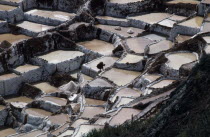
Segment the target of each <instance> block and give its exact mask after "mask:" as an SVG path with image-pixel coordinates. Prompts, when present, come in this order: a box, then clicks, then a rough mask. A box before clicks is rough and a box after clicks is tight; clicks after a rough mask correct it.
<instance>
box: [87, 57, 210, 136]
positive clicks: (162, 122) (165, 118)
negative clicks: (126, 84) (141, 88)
mask: <svg viewBox="0 0 210 137" xmlns="http://www.w3.org/2000/svg"><path fill="white" fill-rule="evenodd" d="M209 67H210V55H205V56H204V57H202V59H201V61H200V63H199V64H198V65H196V66H195V67H194V69H193V71H192V73H191V75H190V76H189V78H188V79H187V80H186V81H184V82H183V83H182V84H181V85H180V86H179V87H178V88H177V89H176V90H175V91H174V92H172V95H171V99H169V100H168V101H167V102H166V104H165V105H163V106H162V108H161V110H160V112H159V113H158V114H157V115H156V116H153V117H152V118H151V117H150V118H149V119H145V120H139V121H135V122H131V123H126V124H124V125H121V126H118V127H115V128H111V127H108V126H107V127H106V128H105V129H103V130H101V131H98V132H96V131H94V132H92V133H90V134H89V135H88V136H89V137H118V136H120V137H130V136H132V137H209V134H210V75H209V74H210V69H209Z"/></svg>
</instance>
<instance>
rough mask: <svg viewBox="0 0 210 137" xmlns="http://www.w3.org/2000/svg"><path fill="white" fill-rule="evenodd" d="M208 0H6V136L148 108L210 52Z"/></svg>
mask: <svg viewBox="0 0 210 137" xmlns="http://www.w3.org/2000/svg"><path fill="white" fill-rule="evenodd" d="M93 5H95V7H92V6H93ZM151 5H156V6H151ZM188 5H190V6H188ZM209 5H210V0H202V1H201V2H200V1H197V0H170V1H169V0H166V1H164V2H163V3H160V0H108V1H105V2H102V3H100V4H99V3H98V2H97V0H72V1H56V0H53V1H51V2H49V1H48V0H42V1H38V0H37V1H31V0H1V1H0V33H1V34H0V95H1V97H0V113H1V115H0V126H1V129H0V135H1V136H10V137H12V136H22V137H24V136H25V137H29V136H30V137H33V136H34V137H35V136H37V137H46V136H59V137H63V136H72V137H81V136H83V135H85V134H87V133H88V132H89V131H91V130H93V129H101V128H103V127H104V126H105V125H107V124H108V125H110V126H116V125H119V124H123V123H124V122H129V121H130V120H131V119H132V120H136V119H141V118H142V117H144V116H145V114H147V117H148V115H149V116H150V115H152V112H154V110H156V109H157V106H159V105H162V104H164V102H165V101H166V100H167V99H168V98H169V97H170V94H171V93H172V92H173V91H174V89H175V88H176V87H177V86H178V85H179V83H181V82H182V81H183V80H185V79H186V78H187V76H188V75H189V74H190V72H191V70H192V68H193V67H194V66H195V64H196V63H197V62H199V59H200V58H201V57H202V55H203V54H209V53H210V46H209V45H210V33H209V31H210V27H209V26H210V11H209V10H207V9H206V7H208V6H209ZM104 7H105V8H104ZM150 104H152V105H150ZM136 106H140V107H139V108H138V107H136ZM151 106H152V107H151ZM150 112H151V113H150ZM10 120H12V121H10ZM11 123H12V124H11Z"/></svg>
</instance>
